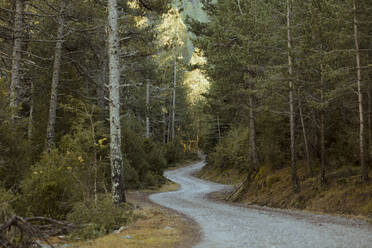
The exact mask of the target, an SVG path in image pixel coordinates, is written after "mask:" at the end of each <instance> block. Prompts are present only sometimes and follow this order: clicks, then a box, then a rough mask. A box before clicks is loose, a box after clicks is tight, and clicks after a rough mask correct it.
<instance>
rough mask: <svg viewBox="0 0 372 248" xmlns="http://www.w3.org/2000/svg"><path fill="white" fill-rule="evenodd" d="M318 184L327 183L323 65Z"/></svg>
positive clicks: (321, 73) (321, 68)
mask: <svg viewBox="0 0 372 248" xmlns="http://www.w3.org/2000/svg"><path fill="white" fill-rule="evenodd" d="M320 102H321V109H320V165H321V168H320V184H321V185H325V184H326V183H327V179H326V173H325V170H326V169H325V113H324V112H325V111H324V78H323V64H321V65H320Z"/></svg>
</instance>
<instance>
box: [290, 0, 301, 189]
mask: <svg viewBox="0 0 372 248" xmlns="http://www.w3.org/2000/svg"><path fill="white" fill-rule="evenodd" d="M291 5H292V0H287V38H288V40H287V45H288V73H289V77H290V79H289V115H290V133H291V167H292V184H293V191H294V192H299V191H300V187H299V184H298V178H297V167H296V147H295V110H294V83H293V63H292V54H291V52H292V34H291V8H292V6H291Z"/></svg>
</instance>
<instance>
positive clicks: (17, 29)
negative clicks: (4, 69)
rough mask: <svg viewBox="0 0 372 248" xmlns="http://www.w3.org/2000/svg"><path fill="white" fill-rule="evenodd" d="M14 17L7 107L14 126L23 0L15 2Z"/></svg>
mask: <svg viewBox="0 0 372 248" xmlns="http://www.w3.org/2000/svg"><path fill="white" fill-rule="evenodd" d="M15 8H16V9H15V15H14V43H13V54H12V69H11V83H10V102H9V107H10V111H11V118H12V122H13V125H15V124H16V119H17V117H18V111H19V107H20V102H21V101H20V97H21V96H20V89H21V85H20V84H21V58H22V55H21V52H22V51H21V50H22V36H23V12H24V0H16V2H15Z"/></svg>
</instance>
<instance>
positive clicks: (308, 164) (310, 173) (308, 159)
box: [298, 97, 313, 177]
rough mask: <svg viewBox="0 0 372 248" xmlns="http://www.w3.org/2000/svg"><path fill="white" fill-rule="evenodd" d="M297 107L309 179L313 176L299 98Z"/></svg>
mask: <svg viewBox="0 0 372 248" xmlns="http://www.w3.org/2000/svg"><path fill="white" fill-rule="evenodd" d="M298 107H299V112H300V120H301V126H302V134H303V136H304V144H305V153H306V165H307V171H308V175H309V176H310V177H311V176H312V175H313V169H312V167H311V156H310V150H309V142H308V140H307V131H306V127H305V120H304V115H303V108H302V102H301V99H300V97H298Z"/></svg>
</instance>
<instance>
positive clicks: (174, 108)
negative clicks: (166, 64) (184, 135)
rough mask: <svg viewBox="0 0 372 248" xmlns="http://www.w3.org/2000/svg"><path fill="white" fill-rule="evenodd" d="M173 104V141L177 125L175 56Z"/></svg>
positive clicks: (175, 64) (175, 59)
mask: <svg viewBox="0 0 372 248" xmlns="http://www.w3.org/2000/svg"><path fill="white" fill-rule="evenodd" d="M173 75H174V78H173V103H172V139H174V138H175V134H176V133H175V124H176V87H177V57H176V54H175V55H174V73H173Z"/></svg>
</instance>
